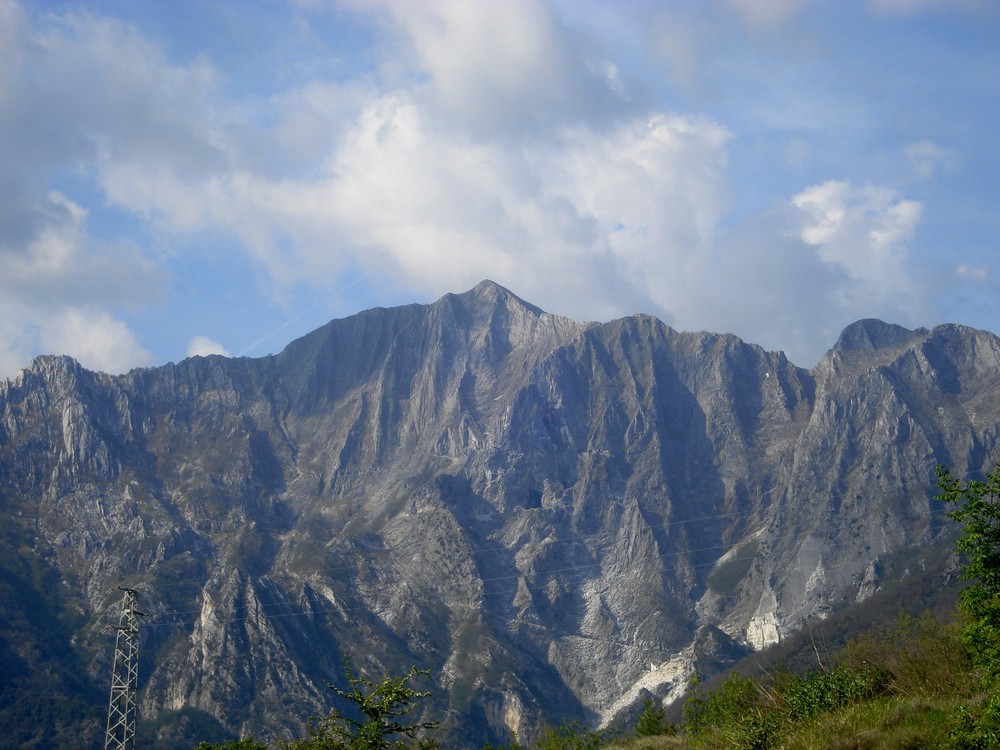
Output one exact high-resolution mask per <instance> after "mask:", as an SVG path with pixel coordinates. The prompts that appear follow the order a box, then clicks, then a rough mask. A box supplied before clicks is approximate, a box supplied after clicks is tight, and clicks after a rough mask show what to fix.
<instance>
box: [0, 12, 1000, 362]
mask: <svg viewBox="0 0 1000 750" xmlns="http://www.w3.org/2000/svg"><path fill="white" fill-rule="evenodd" d="M998 71H1000V0H966V1H963V0H848V1H844V0H813V1H811V2H806V1H805V0H716V1H715V2H694V1H693V0H692V1H682V0H634V1H632V2H629V1H627V0H621V1H614V0H551V1H550V2H540V1H539V2H534V1H527V0H489V2H487V1H485V0H440V1H437V0H371V1H370V2H369V1H367V0H344V1H343V2H340V1H338V0H229V1H228V2H226V1H221V0H148V1H144V2H135V1H134V0H92V1H83V2H81V1H80V0H75V1H66V2H62V1H61V0H0V377H11V376H13V375H14V374H15V373H16V372H17V370H18V369H19V368H21V367H23V366H25V365H26V364H27V363H28V362H29V361H30V359H31V357H33V356H35V355H37V354H40V353H66V354H70V355H72V356H74V357H76V358H77V359H79V360H80V361H81V362H82V363H83V364H84V365H86V366H88V367H91V368H94V369H100V370H104V371H108V372H122V371H125V370H127V369H130V368H132V367H136V366H144V365H156V364H162V363H165V362H168V361H177V360H180V359H183V358H184V357H186V356H189V355H193V354H206V353H212V352H220V353H228V354H231V355H233V356H260V355H264V354H267V353H271V352H275V351H278V350H280V349H281V348H283V347H284V346H285V345H286V344H287V343H288V342H289V341H291V340H292V339H294V338H296V337H297V336H300V335H302V334H304V333H306V332H308V331H310V330H312V329H314V328H316V327H318V326H320V325H322V324H323V323H325V322H326V321H328V320H330V319H331V318H338V317H345V316H348V315H351V314H353V313H356V312H359V311H361V310H364V309H367V308H370V307H376V306H392V305H398V304H405V303H409V302H431V301H433V300H435V299H437V298H438V297H440V296H441V295H442V294H445V293H447V292H461V291H465V290H467V289H470V288H471V287H473V286H474V285H475V284H476V283H477V282H479V281H480V280H482V279H484V278H490V279H493V280H494V281H497V282H498V283H500V284H503V285H504V286H506V287H508V288H509V289H511V290H512V291H513V292H515V293H516V294H518V295H519V296H521V297H522V298H524V299H526V300H528V301H530V302H533V303H535V304H537V305H538V306H540V307H542V308H544V309H546V310H548V311H550V312H554V313H560V314H563V315H567V316H570V317H572V318H575V319H577V320H610V319H612V318H615V317H620V316H623V315H628V314H632V313H636V312H644V313H651V314H654V315H656V316H657V317H659V318H661V319H662V320H664V321H665V322H667V323H669V324H670V325H672V326H673V327H675V328H677V329H680V330H702V329H707V330H714V331H720V332H731V333H736V334H738V335H740V336H741V337H743V338H744V339H746V340H748V341H751V342H753V343H757V344H760V345H762V346H764V347H765V348H768V349H782V350H784V351H785V352H786V353H787V354H788V355H789V357H790V358H791V359H792V360H793V361H794V362H796V363H797V364H800V365H802V366H806V367H811V366H813V365H815V363H816V361H817V360H818V359H819V357H820V356H821V354H822V353H823V352H824V351H825V350H826V349H827V348H829V347H830V346H831V345H832V344H833V342H834V341H835V340H836V337H837V335H838V333H839V331H840V330H841V329H842V328H843V327H844V326H845V325H847V324H849V323H851V322H853V321H855V320H858V319H860V318H866V317H877V318H882V319H883V320H887V321H891V322H895V323H900V324H903V325H906V326H908V327H917V326H933V325H936V324H938V323H942V322H958V323H963V324H966V325H971V326H975V327H978V328H985V329H988V330H991V331H994V332H998V331H1000V294H998V292H1000V251H998V247H1000V246H998V239H997V238H998V237H1000V210H998V209H1000V74H998Z"/></svg>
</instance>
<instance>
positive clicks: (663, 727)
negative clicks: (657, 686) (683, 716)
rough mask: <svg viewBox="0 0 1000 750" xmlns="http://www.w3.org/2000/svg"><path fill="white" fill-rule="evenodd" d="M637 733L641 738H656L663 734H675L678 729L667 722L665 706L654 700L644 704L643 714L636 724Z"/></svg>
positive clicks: (647, 700) (648, 699) (649, 699)
mask: <svg viewBox="0 0 1000 750" xmlns="http://www.w3.org/2000/svg"><path fill="white" fill-rule="evenodd" d="M635 731H636V734H638V735H639V736H640V737H654V736H657V735H661V734H675V733H676V731H677V728H676V727H675V726H674V725H673V724H671V723H670V722H669V721H667V717H666V713H665V712H664V710H663V706H662V705H661V704H660V703H659V702H658V701H654V700H653V699H652V698H646V699H645V700H644V701H643V702H642V713H641V714H639V719H638V720H637V721H636V723H635Z"/></svg>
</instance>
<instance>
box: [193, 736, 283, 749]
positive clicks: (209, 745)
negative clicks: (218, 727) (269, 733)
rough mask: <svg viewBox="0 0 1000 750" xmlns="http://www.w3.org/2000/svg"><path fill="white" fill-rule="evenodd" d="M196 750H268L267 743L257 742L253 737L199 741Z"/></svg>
mask: <svg viewBox="0 0 1000 750" xmlns="http://www.w3.org/2000/svg"><path fill="white" fill-rule="evenodd" d="M194 750H268V748H267V745H262V744H260V743H259V742H256V741H255V740H254V739H253V737H248V738H245V739H242V740H230V741H229V742H199V743H198V747H196V748H195V749H194Z"/></svg>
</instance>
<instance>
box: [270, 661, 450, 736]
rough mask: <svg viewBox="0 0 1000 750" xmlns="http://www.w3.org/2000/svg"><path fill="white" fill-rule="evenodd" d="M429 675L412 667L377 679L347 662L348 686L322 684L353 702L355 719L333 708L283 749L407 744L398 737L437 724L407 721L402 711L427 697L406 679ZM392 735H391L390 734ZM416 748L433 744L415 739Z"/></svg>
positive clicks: (413, 706) (409, 734)
mask: <svg viewBox="0 0 1000 750" xmlns="http://www.w3.org/2000/svg"><path fill="white" fill-rule="evenodd" d="M428 674H430V673H429V672H427V671H426V670H423V669H417V668H416V667H413V668H412V669H411V670H410V671H409V673H408V674H405V675H402V676H401V677H393V676H391V675H388V674H387V675H385V677H383V678H382V680H381V681H379V682H372V681H370V680H367V679H365V678H364V677H361V676H360V675H357V674H356V673H355V672H354V670H353V669H352V668H351V666H350V664H348V665H347V680H348V682H349V683H350V688H349V689H347V690H343V689H341V688H339V687H337V686H336V685H332V684H330V683H329V682H328V683H326V686H327V687H328V688H330V689H331V690H332V691H333V692H335V693H336V694H337V695H338V696H340V697H341V698H343V699H345V700H347V701H348V702H349V703H351V704H353V709H354V713H356V714H359V715H360V716H359V718H355V717H354V716H351V715H348V714H344V713H341V712H340V711H338V710H337V709H334V710H333V711H332V712H331V713H330V714H329V715H328V716H325V717H323V718H321V719H317V720H314V721H313V722H312V723H311V724H310V727H309V736H308V737H305V738H303V739H299V740H295V741H294V742H291V743H289V744H287V745H285V748H286V750H396V749H397V748H403V747H407V746H409V745H408V743H407V742H406V741H405V740H403V739H401V738H408V739H410V740H414V738H415V737H416V735H417V733H418V732H420V731H421V730H424V729H433V728H435V727H437V725H438V722H436V721H423V722H407V721H405V720H403V718H402V717H404V716H405V715H406V714H408V713H410V712H411V711H412V710H413V709H415V708H416V707H417V701H418V700H419V699H421V698H426V697H428V696H430V693H429V692H422V691H419V690H415V689H413V688H412V687H410V684H409V683H410V680H412V679H413V678H414V677H417V676H421V675H423V676H426V675H428ZM394 736H395V737H394ZM415 745H416V746H417V747H433V746H434V744H433V743H431V742H428V741H420V742H416V743H415Z"/></svg>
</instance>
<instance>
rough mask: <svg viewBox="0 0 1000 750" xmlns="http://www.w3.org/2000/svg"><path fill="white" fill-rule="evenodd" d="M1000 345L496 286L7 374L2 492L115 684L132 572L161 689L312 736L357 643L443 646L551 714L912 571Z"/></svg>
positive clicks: (607, 705) (673, 687) (379, 661)
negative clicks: (740, 330)
mask: <svg viewBox="0 0 1000 750" xmlns="http://www.w3.org/2000/svg"><path fill="white" fill-rule="evenodd" d="M997 371H1000V340H998V339H997V337H996V336H994V335H992V334H989V333H987V332H981V331H974V330H972V329H967V328H962V327H959V326H939V327H936V328H934V329H931V330H925V329H918V330H917V331H907V330H906V329H903V328H901V327H899V326H892V325H890V324H885V323H881V322H879V321H872V320H869V321H859V322H858V323H856V324H853V325H852V326H849V327H848V328H847V329H845V331H844V333H843V334H842V335H841V337H840V339H839V340H838V342H837V343H836V344H835V345H834V346H833V347H832V348H831V349H830V351H828V353H827V354H826V355H825V356H824V358H823V359H821V361H820V363H819V364H818V365H817V367H816V368H813V369H811V370H806V369H803V368H799V367H797V366H795V365H794V364H792V363H791V362H789V361H788V359H787V358H786V357H785V356H784V354H782V353H780V352H767V351H765V350H763V349H762V348H760V347H758V346H756V345H753V344H747V343H745V342H743V341H741V340H740V339H738V338H737V337H735V336H732V335H729V334H713V333H707V332H700V333H684V332H678V331H675V330H674V329H672V328H670V327H669V326H667V325H665V324H664V323H662V322H661V321H658V320H656V319H655V318H652V317H650V316H642V315H637V316H630V317H627V318H622V319H619V320H616V321H611V322H608V323H577V322H574V321H570V320H568V319H565V318H561V317H559V316H554V315H550V314H548V313H545V312H543V311H542V310H540V309H539V308H537V307H535V306H533V305H530V304H529V303H526V302H524V301H523V300H521V299H520V298H518V297H516V295H513V294H512V293H510V292H508V291H507V290H505V289H503V288H502V287H500V286H498V285H496V284H493V283H492V282H488V281H487V282H482V283H481V284H479V285H477V286H476V287H475V288H474V289H472V290H470V291H468V292H465V293H463V294H457V295H445V296H444V297H442V298H441V299H440V300H438V301H437V302H434V303H431V304H428V305H407V306H403V307H398V308H381V309H380V308H376V309H373V310H369V311H365V312H362V313H359V314H358V315H355V316H351V317H350V318H345V319H341V320H335V321H331V322H330V323H328V324H326V325H325V326H323V327H321V328H319V329H317V330H316V331H314V332H312V333H310V334H307V335H306V336H304V337H302V338H300V339H297V340H296V341H294V342H291V343H290V344H289V345H288V346H286V347H285V348H284V349H283V350H282V351H281V352H279V353H277V354H273V355H268V356H266V357H261V358H225V357H220V356H217V355H214V356H210V357H194V358H189V359H186V360H183V361H181V362H179V363H176V364H174V363H170V364H167V365H162V366H159V367H155V368H144V369H140V370H133V371H132V372H130V373H126V374H124V375H119V376H111V375H106V374H101V373H92V372H90V371H87V370H85V369H84V368H82V367H80V366H79V364H77V363H75V362H74V361H72V360H70V359H69V358H66V357H53V356H47V357H40V358H36V360H34V361H33V362H32V364H31V365H30V366H29V367H28V368H26V369H25V370H22V371H21V373H19V374H18V375H17V376H16V377H15V378H14V379H13V380H7V381H4V382H2V383H0V502H2V508H0V509H2V512H3V513H4V515H5V517H6V518H7V519H8V521H9V525H10V529H9V534H11V535H13V534H14V533H15V531H17V533H22V532H23V534H24V535H25V538H29V537H30V538H31V539H33V540H34V541H33V542H32V544H31V545H27V546H26V545H25V543H24V542H23V541H21V542H17V544H15V543H14V538H13V536H11V540H12V541H11V545H12V548H16V549H21V550H22V552H23V554H24V555H27V556H28V557H29V558H30V559H32V560H35V559H37V560H38V561H40V562H39V564H41V563H42V561H44V563H45V564H46V565H50V566H52V569H53V570H55V571H57V572H58V575H59V576H60V578H61V580H62V581H63V582H64V586H65V591H64V598H65V600H66V603H65V605H64V608H65V609H66V610H67V611H70V610H72V611H75V612H78V613H79V614H80V616H81V617H82V618H83V619H84V621H85V624H83V625H77V626H74V629H73V631H72V632H73V636H72V638H73V643H74V644H75V645H74V646H73V653H75V654H76V655H77V658H79V659H81V660H83V661H84V662H85V663H89V664H90V665H91V667H90V675H91V678H92V679H94V680H96V681H97V682H98V683H100V682H101V681H102V680H103V677H104V674H105V673H106V672H107V670H108V669H109V668H110V667H109V662H108V655H107V653H106V651H107V644H106V642H105V640H104V639H103V637H102V628H103V627H105V626H106V625H107V623H109V622H110V621H113V619H115V617H116V613H115V610H114V605H115V603H116V602H115V600H114V598H113V597H109V596H108V591H109V590H111V591H113V587H114V586H116V585H118V584H120V583H123V582H124V583H125V584H127V585H130V586H132V587H134V588H136V589H137V590H138V591H139V592H140V596H141V597H143V599H144V602H143V607H144V611H146V612H147V613H148V614H149V620H148V623H147V626H146V633H148V635H145V636H144V637H145V638H146V641H145V642H144V646H143V648H144V654H149V656H146V657H144V658H145V659H146V660H147V661H146V662H145V663H144V667H145V669H146V671H145V672H144V674H145V675H146V676H145V677H144V678H143V684H142V686H141V706H142V710H143V712H144V714H145V715H147V716H157V715H160V716H169V715H173V714H172V713H171V712H174V713H176V712H183V711H187V710H194V711H198V712H202V714H203V715H204V716H205V717H212V721H215V722H217V724H218V725H219V727H221V728H223V729H225V730H226V731H229V732H233V733H254V734H257V735H258V736H262V737H268V736H281V735H285V736H287V735H288V734H290V733H293V732H295V731H297V730H298V729H300V728H301V725H300V722H301V718H302V717H304V716H308V715H315V714H317V713H322V712H323V711H324V710H328V707H329V703H328V701H329V696H328V695H326V693H325V691H324V688H323V686H322V681H323V680H324V679H333V678H335V677H336V676H337V675H340V674H341V673H342V671H343V664H342V661H341V660H342V657H343V656H344V655H347V654H350V655H352V657H353V658H355V659H356V663H357V666H358V668H359V669H361V670H362V671H364V672H365V673H369V674H378V673H380V672H382V671H383V670H386V669H402V670H406V669H408V667H409V666H410V665H411V664H414V663H417V664H418V665H419V666H422V667H427V668H430V669H432V671H434V672H435V674H436V675H437V687H436V689H435V698H434V700H432V701H431V702H430V703H429V704H428V706H427V709H426V710H427V712H428V716H431V715H432V714H435V712H436V714H435V718H440V717H441V716H445V717H447V718H446V719H445V722H444V732H445V733H446V736H447V737H449V741H450V742H452V743H453V744H456V745H457V746H468V747H471V746H477V747H478V746H482V744H483V743H484V742H486V741H493V742H507V741H511V740H513V739H514V738H515V737H516V738H518V739H519V740H520V741H522V742H523V741H526V740H530V738H531V737H532V736H533V733H534V732H536V731H537V730H538V727H539V726H540V725H541V724H542V723H543V722H545V721H551V720H556V721H558V720H559V719H562V718H577V719H580V720H583V721H586V722H590V723H592V724H595V725H596V724H600V723H606V722H608V721H611V720H612V719H613V717H614V716H613V715H614V712H615V711H614V709H615V707H618V708H622V710H624V708H627V704H628V703H629V702H630V701H631V702H634V701H635V700H639V699H640V698H641V695H644V694H646V693H642V690H651V691H652V692H653V693H655V694H656V695H658V696H660V697H671V696H676V695H677V694H678V693H679V692H681V691H682V690H683V688H684V685H685V684H686V680H687V677H688V676H689V675H690V673H691V671H692V670H693V669H694V668H695V666H696V664H697V663H698V660H699V658H701V657H699V655H698V648H700V647H699V646H698V645H697V644H698V643H700V642H701V641H699V638H700V637H701V636H699V633H703V632H709V631H705V628H709V629H710V630H711V632H717V633H718V634H719V635H718V637H719V638H723V639H725V640H728V642H729V643H730V645H731V647H732V648H733V649H735V650H734V651H733V653H737V652H739V650H740V649H741V648H742V649H744V650H745V649H747V648H761V647H763V646H766V645H768V644H770V643H774V642H775V641H777V640H779V639H780V638H781V637H782V636H783V635H788V634H790V633H792V632H794V631H795V629H796V628H798V627H799V626H801V625H802V624H804V623H806V622H808V621H809V620H810V619H811V618H816V617H823V616H825V615H826V614H828V613H829V612H832V611H833V610H834V609H836V608H838V607H840V606H843V604H844V603H845V602H849V601H857V600H859V599H863V598H865V597H866V596H868V595H870V594H871V593H872V592H874V591H876V590H878V589H879V588H881V587H882V586H885V585H891V583H892V581H891V580H884V579H883V578H882V572H881V571H882V570H883V569H884V568H885V565H884V564H883V562H880V561H884V560H888V559H890V558H892V559H896V558H897V557H899V556H900V555H902V556H906V555H912V556H913V558H914V560H917V559H918V558H919V554H918V553H919V550H920V549H921V548H923V547H926V546H927V544H928V542H929V541H930V540H933V539H937V538H938V537H939V536H940V535H941V534H942V533H945V531H946V530H947V522H946V521H945V520H944V519H943V518H942V516H941V514H940V513H939V512H937V510H936V508H935V507H934V505H933V503H932V501H931V499H930V497H931V495H932V494H933V490H932V477H933V469H934V466H935V465H936V464H937V463H945V464H947V465H949V466H951V467H953V468H954V469H955V470H956V472H958V473H964V474H973V475H974V474H975V473H976V472H979V471H982V469H983V468H984V466H988V464H989V463H990V461H991V460H995V458H994V457H995V456H997V454H998V446H1000V405H997V404H996V402H995V398H993V393H994V390H995V382H996V375H995V373H996V372H997ZM0 569H5V568H4V563H3V561H0ZM7 629H8V631H9V633H10V638H14V639H15V640H16V639H17V638H27V639H29V640H30V639H31V638H37V637H38V635H37V633H35V631H32V630H31V629H30V628H27V629H24V628H21V629H17V628H13V627H12V626H9V625H8V626H7ZM33 633H34V635H33ZM706 637H707V636H706ZM713 637H715V636H713ZM727 648H728V647H727ZM651 665H652V667H651ZM629 696H632V697H631V698H630V697H629ZM175 729H176V727H175ZM164 731H167V730H164ZM171 731H172V730H171ZM177 731H179V730H177ZM168 733H169V732H168Z"/></svg>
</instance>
